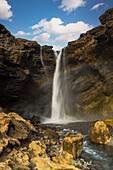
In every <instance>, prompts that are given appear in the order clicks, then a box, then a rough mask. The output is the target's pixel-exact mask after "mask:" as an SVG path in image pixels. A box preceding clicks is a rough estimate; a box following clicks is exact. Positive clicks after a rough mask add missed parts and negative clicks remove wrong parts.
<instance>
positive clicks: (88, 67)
mask: <svg viewBox="0 0 113 170" xmlns="http://www.w3.org/2000/svg"><path fill="white" fill-rule="evenodd" d="M99 19H100V22H101V25H99V26H98V27H96V28H93V29H92V30H90V31H88V32H86V33H85V34H81V35H80V38H79V39H78V40H77V41H73V42H69V43H68V46H67V62H68V69H69V70H71V71H70V72H71V77H70V81H71V83H72V91H73V99H74V103H75V104H74V112H75V114H78V116H79V115H82V116H83V117H86V118H89V119H91V118H93V117H96V118H97V117H100V116H105V117H106V116H110V115H111V116H112V115H113V8H112V9H110V10H108V11H106V12H105V13H104V14H103V15H102V16H100V18H99Z"/></svg>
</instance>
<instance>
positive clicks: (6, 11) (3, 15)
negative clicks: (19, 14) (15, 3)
mask: <svg viewBox="0 0 113 170" xmlns="http://www.w3.org/2000/svg"><path fill="white" fill-rule="evenodd" d="M12 16H13V13H12V11H11V5H9V4H8V3H7V1H6V0H0V19H4V20H9V21H12V19H11V17H12Z"/></svg>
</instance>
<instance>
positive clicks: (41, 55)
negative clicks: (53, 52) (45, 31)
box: [40, 46, 47, 76]
mask: <svg viewBox="0 0 113 170" xmlns="http://www.w3.org/2000/svg"><path fill="white" fill-rule="evenodd" d="M40 60H41V63H42V66H43V68H44V72H45V74H46V76H47V71H46V68H45V64H44V61H43V58H42V46H40Z"/></svg>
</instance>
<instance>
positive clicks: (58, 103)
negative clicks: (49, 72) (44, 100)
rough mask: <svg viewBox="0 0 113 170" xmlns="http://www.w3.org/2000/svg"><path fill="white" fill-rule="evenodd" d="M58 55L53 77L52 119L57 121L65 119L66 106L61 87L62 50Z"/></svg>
mask: <svg viewBox="0 0 113 170" xmlns="http://www.w3.org/2000/svg"><path fill="white" fill-rule="evenodd" d="M55 55H56V69H55V73H54V79H53V96H52V115H51V119H52V120H53V121H55V122H57V121H59V120H61V119H65V115H66V113H65V107H64V99H63V92H62V87H61V80H60V64H61V56H62V52H60V53H59V54H58V55H57V53H55Z"/></svg>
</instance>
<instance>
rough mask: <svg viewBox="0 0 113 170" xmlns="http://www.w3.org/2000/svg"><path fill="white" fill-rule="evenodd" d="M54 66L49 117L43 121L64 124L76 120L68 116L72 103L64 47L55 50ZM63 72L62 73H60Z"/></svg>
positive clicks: (70, 113) (70, 112) (71, 109)
mask: <svg viewBox="0 0 113 170" xmlns="http://www.w3.org/2000/svg"><path fill="white" fill-rule="evenodd" d="M55 57H56V68H55V73H54V78H53V92H52V109H51V110H52V111H51V118H46V119H45V121H44V122H43V123H54V124H66V123H69V122H76V121H77V119H76V118H74V117H72V116H70V115H72V112H73V104H72V103H71V100H70V95H69V94H70V92H69V91H70V89H69V84H68V81H67V77H66V60H65V48H64V50H63V52H62V51H60V52H55ZM62 72H63V74H61V73H62Z"/></svg>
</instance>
